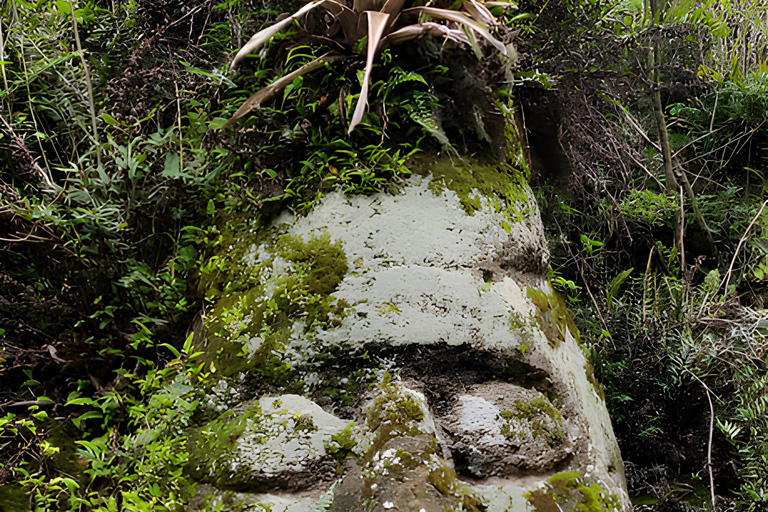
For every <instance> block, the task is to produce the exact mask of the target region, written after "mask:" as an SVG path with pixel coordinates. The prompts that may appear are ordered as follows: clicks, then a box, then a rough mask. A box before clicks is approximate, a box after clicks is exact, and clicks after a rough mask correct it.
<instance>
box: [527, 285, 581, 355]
mask: <svg viewBox="0 0 768 512" xmlns="http://www.w3.org/2000/svg"><path fill="white" fill-rule="evenodd" d="M526 295H527V296H528V298H529V299H531V301H532V302H533V304H534V305H535V306H536V308H537V311H536V320H537V321H538V322H539V326H540V327H541V330H542V331H543V332H544V334H545V335H546V336H547V340H549V344H550V346H552V347H553V348H556V347H558V346H559V345H560V342H562V341H565V339H566V334H567V333H568V332H569V331H570V333H571V334H572V335H573V337H574V338H576V341H577V342H580V341H581V337H580V335H579V329H578V328H577V327H576V322H574V321H573V317H572V316H571V312H570V310H569V309H568V305H567V304H566V303H565V299H563V297H562V296H561V295H560V294H559V293H557V292H556V291H555V290H553V289H552V288H551V287H550V293H546V292H545V291H544V290H541V289H540V288H532V287H530V286H529V287H528V288H527V289H526Z"/></svg>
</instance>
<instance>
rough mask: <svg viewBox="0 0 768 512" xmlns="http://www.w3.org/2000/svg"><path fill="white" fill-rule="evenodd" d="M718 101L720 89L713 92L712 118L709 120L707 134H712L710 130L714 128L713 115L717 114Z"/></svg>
mask: <svg viewBox="0 0 768 512" xmlns="http://www.w3.org/2000/svg"><path fill="white" fill-rule="evenodd" d="M719 99H720V89H718V90H717V91H716V92H715V108H713V109H712V118H711V119H710V120H709V133H712V128H714V126H715V114H717V100H719ZM707 135H709V134H707Z"/></svg>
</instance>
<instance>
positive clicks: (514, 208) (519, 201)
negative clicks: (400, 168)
mask: <svg viewBox="0 0 768 512" xmlns="http://www.w3.org/2000/svg"><path fill="white" fill-rule="evenodd" d="M409 165H410V166H411V171H412V172H413V173H414V174H420V175H422V176H428V175H429V174H431V175H432V181H431V182H430V184H429V188H430V189H431V190H433V191H434V192H435V193H436V194H438V195H439V194H441V193H442V192H443V190H445V189H448V190H452V191H454V192H455V193H456V195H457V196H458V197H459V201H460V203H461V206H462V208H463V209H464V211H466V212H467V213H468V214H469V215H474V213H475V212H476V211H477V210H480V209H481V208H482V197H485V198H487V199H488V200H490V201H491V205H492V207H493V208H494V210H495V211H497V212H499V213H502V214H503V215H504V217H505V220H506V222H505V224H506V226H505V229H507V230H511V224H512V223H515V222H519V221H521V220H523V219H525V218H527V217H529V216H530V215H532V214H533V213H534V212H535V211H536V207H535V204H534V203H533V202H532V201H531V199H530V197H529V195H528V182H527V176H526V173H525V171H521V170H518V169H516V168H514V167H512V166H511V165H508V164H501V163H499V162H495V161H494V162H483V161H479V160H472V161H471V162H470V163H467V162H464V161H459V160H455V161H451V160H450V159H449V158H448V157H447V156H443V157H440V158H438V159H437V160H435V158H434V157H421V158H420V157H415V158H413V159H412V160H411V162H410V164H409Z"/></svg>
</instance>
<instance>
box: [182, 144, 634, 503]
mask: <svg viewBox="0 0 768 512" xmlns="http://www.w3.org/2000/svg"><path fill="white" fill-rule="evenodd" d="M413 171H414V175H413V177H412V178H411V179H410V180H408V182H407V183H406V184H405V185H403V186H402V188H400V189H399V190H397V191H395V192H390V193H379V194H375V195H372V196H350V195H346V194H344V193H342V192H340V191H339V192H332V193H329V194H328V195H326V196H325V197H323V198H322V199H320V200H318V201H317V203H316V204H315V205H314V207H313V208H312V209H311V210H310V211H309V212H308V213H307V214H306V215H304V216H295V215H293V214H291V213H290V212H284V213H283V214H281V215H279V216H278V217H277V218H273V219H271V220H270V221H268V222H267V221H258V220H256V221H255V220H253V219H250V218H248V219H242V220H240V221H239V222H240V224H238V221H236V220H235V221H233V220H230V226H233V228H232V229H230V231H229V232H228V234H226V236H225V240H226V242H224V243H222V247H223V249H222V251H221V252H220V253H219V254H217V255H216V256H215V258H218V259H212V263H211V265H209V267H208V268H214V269H215V270H212V271H211V273H210V275H209V276H208V278H207V279H208V281H207V282H208V290H207V297H208V301H209V305H208V307H207V308H206V311H207V313H206V315H205V316H204V319H203V322H201V324H200V325H199V326H198V328H197V329H196V337H195V346H196V348H197V349H198V350H200V351H202V352H204V354H203V355H202V356H200V357H201V359H202V360H203V362H204V363H205V364H206V365H207V366H208V367H210V368H211V369H215V371H216V372H218V375H221V376H223V377H224V378H225V380H226V382H227V384H226V386H225V385H218V386H215V387H214V388H212V389H211V390H210V391H211V392H210V393H209V395H208V396H209V397H210V400H209V401H210V402H211V404H208V405H209V406H210V407H208V410H210V411H213V410H215V411H216V412H217V414H220V413H221V411H224V410H226V409H227V408H228V407H230V406H232V405H234V404H235V403H236V402H238V401H243V400H245V399H247V398H249V397H253V399H255V400H256V401H257V402H258V404H259V406H258V407H256V403H257V402H255V401H253V400H252V401H246V402H245V403H244V404H242V405H239V406H235V412H234V413H231V412H224V415H222V416H221V417H220V418H218V419H215V420H213V421H212V422H211V423H209V424H208V425H207V426H204V427H200V428H198V430H196V434H195V436H194V440H195V444H194V446H196V447H197V448H196V449H195V450H196V451H195V452H194V454H193V458H194V461H195V464H194V472H195V473H194V474H195V475H196V476H197V478H198V479H199V480H201V481H205V482H208V483H209V484H212V485H214V486H215V487H216V488H218V489H219V491H226V492H229V493H230V494H229V495H228V496H230V497H232V496H234V495H233V494H232V493H241V494H243V493H245V494H246V495H247V494H248V493H250V494H251V495H252V496H251V498H253V499H255V498H254V496H257V495H258V493H263V492H265V491H266V490H267V488H273V489H274V488H277V489H281V490H282V491H283V493H282V494H280V496H281V499H283V500H289V503H294V505H295V506H294V505H291V506H294V508H295V507H299V506H301V505H297V504H301V503H306V502H305V501H301V500H304V499H305V498H306V495H305V494H298V491H300V490H301V491H302V492H315V493H319V492H321V491H323V490H328V489H329V486H330V481H331V480H332V479H333V478H334V477H337V484H336V486H335V487H334V488H333V489H331V490H330V491H329V494H327V495H326V496H325V500H326V501H322V500H321V501H318V502H317V503H318V504H317V506H316V507H315V508H316V509H317V510H339V511H341V510H379V509H381V510H415V511H419V510H421V509H424V510H486V511H490V512H502V511H517V510H520V511H524V510H529V509H530V508H531V507H532V506H533V505H532V501H531V500H530V499H529V498H527V497H526V496H527V495H529V497H530V496H533V495H532V494H530V493H531V492H533V491H535V490H536V489H539V490H541V489H545V488H546V486H547V485H549V484H548V482H549V479H550V478H552V477H554V475H556V474H560V473H563V472H577V473H578V474H579V483H578V484H573V485H575V488H574V489H575V490H573V489H572V490H573V493H572V494H573V496H572V498H573V499H571V498H568V499H567V500H566V499H565V498H562V499H560V498H558V499H560V501H558V502H557V506H560V507H562V510H564V511H568V510H582V509H583V507H582V505H584V502H583V500H582V498H580V497H579V496H578V494H579V493H581V496H582V497H584V496H586V495H585V494H584V493H583V492H582V490H584V489H591V488H592V487H591V486H592V485H593V484H594V485H596V486H598V487H599V488H600V489H602V490H603V491H604V494H605V496H607V497H608V498H605V500H603V505H604V508H605V507H613V508H616V509H617V510H618V509H621V508H622V507H625V506H626V505H627V503H628V501H627V496H626V484H625V481H624V475H623V465H622V461H621V457H620V454H619V451H618V447H617V445H616V440H615V438H614V435H613V431H612V428H611V423H610V419H609V417H608V413H607V411H606V408H605V403H604V401H603V398H602V395H601V391H600V388H599V384H598V383H597V382H596V381H595V379H594V374H593V372H591V370H590V367H589V365H588V364H587V361H586V358H585V356H584V353H583V350H582V347H581V345H580V343H579V340H578V332H577V331H576V328H575V326H574V324H573V320H572V319H571V316H570V313H569V312H568V308H567V305H566V303H565V302H564V301H563V299H562V298H561V297H560V296H559V295H558V294H557V293H556V292H555V291H554V290H553V289H552V287H551V286H550V284H549V282H548V280H547V277H546V273H547V267H548V252H547V247H546V242H545V238H544V230H543V226H542V224H541V220H540V217H539V213H538V209H537V206H536V202H535V200H534V198H533V194H532V192H531V190H530V188H529V187H528V185H527V183H526V180H525V175H524V174H523V173H521V172H519V171H517V170H515V169H512V168H510V167H505V166H499V165H495V164H493V165H490V164H487V163H479V162H477V161H471V160H470V161H469V162H466V161H458V160H457V161H456V162H450V161H449V160H447V159H445V158H434V157H426V156H425V157H422V158H421V159H420V160H419V161H417V162H415V163H414V168H413ZM238 225H239V226H241V228H238V227H237V226H238ZM385 370H386V371H385ZM288 393H290V394H295V395H301V396H304V397H306V398H307V399H311V400H312V401H314V403H315V404H316V405H314V406H312V407H315V408H317V409H316V410H317V411H319V406H322V408H323V409H325V410H326V411H328V412H333V413H334V414H335V415H336V416H337V417H341V418H344V420H343V421H342V420H335V421H333V422H331V423H332V424H333V425H334V427H333V429H329V430H327V431H324V433H323V434H322V435H320V434H319V432H318V431H312V432H314V433H310V431H311V425H307V427H308V428H307V429H305V431H304V432H303V433H301V436H304V437H300V438H301V439H304V441H302V442H306V443H309V445H311V446H314V448H313V450H314V451H312V450H309V448H308V447H307V446H309V445H307V446H305V445H302V444H301V443H299V444H295V443H294V442H293V441H290V440H289V439H291V436H293V435H294V434H296V435H298V433H297V429H298V430H301V429H300V427H301V424H300V422H299V421H298V420H297V419H296V418H293V419H291V418H288V417H287V416H281V417H282V418H283V419H282V420H280V421H276V420H275V421H273V420H268V421H267V420H264V419H263V416H264V409H265V407H264V405H263V404H261V401H262V400H264V398H263V396H265V395H275V394H288ZM216 397H221V400H219V399H218V398H216ZM260 397H262V398H261V399H260ZM214 398H216V399H214ZM270 400H272V399H270ZM204 402H205V403H207V402H206V401H204ZM270 414H273V413H270ZM274 414H277V413H274ZM352 421H354V424H352V423H351V422H352ZM281 422H283V423H281ZM278 424H281V425H282V424H284V425H286V427H285V428H286V429H287V430H285V431H283V430H280V428H275V426H276V425H278ZM270 425H271V426H270ZM315 425H316V422H315ZM281 428H282V427H281ZM334 429H335V430H334ZM307 436H309V437H307ZM313 436H317V437H313ZM257 439H258V442H257V441H256V440H257ZM310 439H312V441H310ZM320 439H323V441H322V443H321V442H320ZM321 444H322V449H321V448H320V445H321ZM297 446H303V448H301V450H304V451H302V452H301V453H302V454H303V455H302V456H301V457H299V458H300V459H301V461H302V462H299V461H298V459H295V458H294V453H295V449H296V447H297ZM221 447H224V449H223V450H221ZM290 461H292V462H290ZM288 462H290V463H288ZM292 467H293V468H295V471H294V469H290V468H292ZM289 475H293V476H289ZM569 485H571V484H569ZM573 485H571V487H573ZM579 486H584V489H582V490H579V489H581V488H580V487H579ZM569 489H570V487H569ZM287 491H291V492H293V493H294V494H290V493H289V494H286V492H287ZM569 492H570V491H569ZM238 496H240V495H238ZM289 496H293V497H294V498H295V500H297V501H295V502H290V499H291V498H289ZM316 498H317V499H318V500H320V495H319V494H318V495H316ZM609 498H610V499H609ZM614 498H615V499H614ZM238 499H244V498H242V496H240V497H239V498H238ZM249 499H250V498H249ZM259 499H260V498H259ZM542 499H544V498H542ZM583 499H585V500H586V499H591V498H589V497H584V498H583ZM580 500H582V501H580ZM539 503H543V501H541V500H539ZM284 504H285V503H284ZM563 504H564V505H563ZM320 505H323V507H324V508H323V507H320ZM326 505H327V506H326ZM603 505H601V506H603ZM614 505H615V506H614ZM281 506H283V505H281ZM287 506H288V505H286V507H287ZM542 506H544V507H545V506H546V505H542ZM318 507H320V508H318ZM568 507H570V508H568ZM574 507H575V508H574ZM579 507H581V508H579ZM290 510H293V509H290ZM542 510H545V509H542ZM606 510H609V508H606Z"/></svg>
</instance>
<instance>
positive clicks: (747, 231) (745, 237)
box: [718, 199, 768, 296]
mask: <svg viewBox="0 0 768 512" xmlns="http://www.w3.org/2000/svg"><path fill="white" fill-rule="evenodd" d="M766 205H768V199H767V200H765V201H763V205H762V206H761V207H760V210H758V212H757V214H756V215H755V216H754V218H753V219H752V222H750V223H749V226H747V229H746V231H744V235H742V237H741V240H739V245H737V246H736V251H735V252H734V253H733V258H732V259H731V264H730V265H728V272H727V273H726V274H725V278H724V280H723V281H724V282H725V291H724V292H723V295H724V296H725V295H728V284H729V283H730V282H731V273H732V272H733V265H734V264H735V263H736V258H737V257H738V255H739V250H741V246H742V245H743V244H744V242H745V241H746V239H747V235H748V234H749V230H750V229H752V226H753V225H754V224H755V222H756V221H757V219H759V218H760V215H762V214H763V210H765V207H766ZM722 286H723V283H722V282H721V283H720V287H722ZM720 287H718V290H719V289H720Z"/></svg>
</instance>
